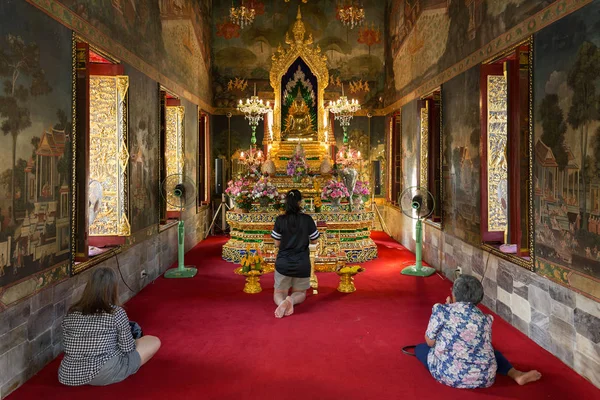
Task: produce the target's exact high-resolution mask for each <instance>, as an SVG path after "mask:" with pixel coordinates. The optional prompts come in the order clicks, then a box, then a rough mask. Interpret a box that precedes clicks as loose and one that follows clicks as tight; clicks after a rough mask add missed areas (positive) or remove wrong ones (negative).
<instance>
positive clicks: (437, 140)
mask: <svg viewBox="0 0 600 400" xmlns="http://www.w3.org/2000/svg"><path fill="white" fill-rule="evenodd" d="M440 94H441V91H440V89H439V88H438V89H436V90H435V91H433V92H432V93H430V94H428V95H427V96H423V97H422V98H421V101H420V102H419V121H420V124H419V126H420V132H419V140H420V143H419V149H420V157H419V186H420V187H422V188H425V189H427V190H428V191H429V192H430V193H431V194H432V195H433V198H434V200H435V208H434V210H433V214H432V215H431V217H430V218H429V219H430V220H431V221H433V222H438V223H439V222H441V220H442V196H441V192H442V180H441V169H442V164H441V154H442V149H441V134H440V132H441V95H440Z"/></svg>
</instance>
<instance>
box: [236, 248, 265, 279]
mask: <svg viewBox="0 0 600 400" xmlns="http://www.w3.org/2000/svg"><path fill="white" fill-rule="evenodd" d="M263 262H264V259H263V257H262V255H261V254H260V252H259V251H258V250H257V249H255V250H254V252H252V250H251V249H250V246H248V247H246V254H244V257H242V260H241V262H240V264H241V266H242V272H243V273H246V274H256V275H258V274H260V273H261V272H262V263H263Z"/></svg>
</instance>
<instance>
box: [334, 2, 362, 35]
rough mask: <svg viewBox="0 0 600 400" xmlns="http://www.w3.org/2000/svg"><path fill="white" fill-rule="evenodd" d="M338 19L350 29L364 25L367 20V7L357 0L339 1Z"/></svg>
mask: <svg viewBox="0 0 600 400" xmlns="http://www.w3.org/2000/svg"><path fill="white" fill-rule="evenodd" d="M336 17H337V19H339V20H340V21H341V22H342V24H343V25H344V26H346V27H348V28H350V29H352V28H354V27H355V26H359V25H362V23H363V21H364V20H365V9H364V7H363V6H362V4H359V3H358V1H355V0H344V1H339V2H338V6H337V16H336Z"/></svg>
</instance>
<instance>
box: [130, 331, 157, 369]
mask: <svg viewBox="0 0 600 400" xmlns="http://www.w3.org/2000/svg"><path fill="white" fill-rule="evenodd" d="M135 347H136V351H137V352H138V353H139V354H140V358H141V359H142V364H141V365H144V364H146V363H147V362H148V361H149V360H150V359H151V358H152V357H153V356H154V355H155V354H156V352H157V351H158V349H160V339H159V338H157V337H156V336H144V337H141V338H139V339H138V340H136V341H135Z"/></svg>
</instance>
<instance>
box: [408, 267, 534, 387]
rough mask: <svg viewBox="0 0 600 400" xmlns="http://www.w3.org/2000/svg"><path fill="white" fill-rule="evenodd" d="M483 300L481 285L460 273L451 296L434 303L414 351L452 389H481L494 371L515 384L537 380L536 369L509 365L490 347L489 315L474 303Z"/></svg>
mask: <svg viewBox="0 0 600 400" xmlns="http://www.w3.org/2000/svg"><path fill="white" fill-rule="evenodd" d="M482 299H483V286H482V285H481V283H480V282H479V280H477V279H476V278H474V277H472V276H468V275H462V276H460V277H459V278H458V279H456V281H455V282H454V286H453V287H452V299H450V297H448V299H446V304H444V305H443V304H436V305H434V306H433V312H432V313H431V318H430V319H429V325H428V327H427V332H426V333H425V341H426V342H427V343H422V344H420V345H418V346H417V347H416V349H415V354H416V356H417V358H418V359H419V361H421V362H422V363H423V364H424V365H425V366H426V367H427V369H429V371H430V372H431V375H432V376H433V377H434V378H435V380H437V381H438V382H440V383H443V384H445V385H448V386H451V387H455V388H484V387H490V386H491V385H492V384H493V383H494V379H495V378H496V373H498V374H501V375H508V376H509V377H511V378H512V379H514V380H515V381H516V382H517V383H518V384H519V385H524V384H526V383H529V382H533V381H537V380H538V379H540V378H541V376H542V375H541V374H540V373H539V372H538V371H535V370H532V371H529V372H522V371H519V370H516V369H514V368H513V366H512V365H511V364H510V363H509V362H508V360H507V359H506V358H504V356H503V355H502V354H501V353H500V352H498V351H495V350H494V348H493V347H492V321H493V318H492V316H491V315H486V314H484V313H483V312H481V310H480V309H479V308H477V304H478V303H479V302H480V301H481V300H482Z"/></svg>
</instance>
